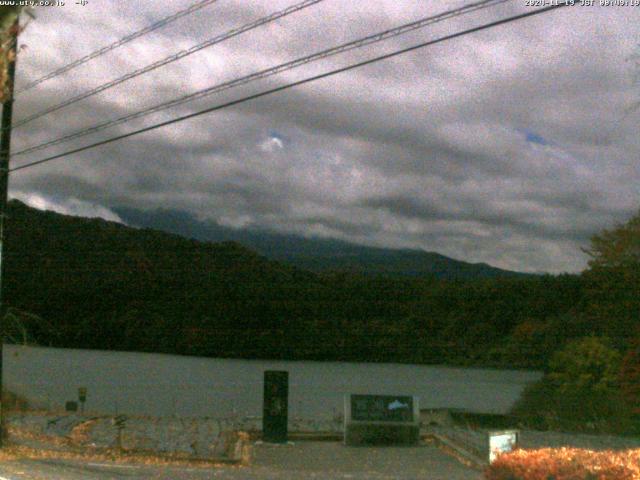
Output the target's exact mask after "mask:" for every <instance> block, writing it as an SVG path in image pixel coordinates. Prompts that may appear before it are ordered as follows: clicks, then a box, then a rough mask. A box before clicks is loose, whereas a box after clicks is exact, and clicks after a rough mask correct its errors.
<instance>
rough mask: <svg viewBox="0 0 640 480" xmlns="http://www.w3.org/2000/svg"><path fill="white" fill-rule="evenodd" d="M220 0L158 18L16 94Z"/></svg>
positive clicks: (197, 4) (26, 86)
mask: <svg viewBox="0 0 640 480" xmlns="http://www.w3.org/2000/svg"><path fill="white" fill-rule="evenodd" d="M217 1H218V0H202V1H200V2H196V3H194V4H193V5H191V6H189V7H187V8H185V9H184V10H180V11H179V12H176V13H174V14H173V15H170V16H168V17H165V18H162V19H160V20H158V21H157V22H155V23H152V24H151V25H148V26H147V27H145V28H143V29H142V30H138V31H137V32H133V33H131V34H129V35H127V36H125V37H122V38H121V39H120V40H118V41H116V42H114V43H112V44H110V45H106V46H104V47H102V48H99V49H98V50H95V51H93V52H91V53H89V54H87V55H85V56H84V57H81V58H78V59H77V60H74V61H73V62H71V63H68V64H66V65H64V66H62V67H60V68H58V69H56V70H54V71H52V72H50V73H48V74H46V75H44V76H42V77H40V78H38V79H36V80H33V81H32V82H29V83H27V84H26V85H25V86H24V87H22V88H21V89H20V90H18V91H17V92H16V95H18V94H20V93H22V92H25V91H27V90H30V89H32V88H33V87H35V86H36V85H39V84H41V83H42V82H45V81H47V80H50V79H52V78H54V77H57V76H59V75H62V74H63V73H66V72H68V71H69V70H73V69H74V68H76V67H79V66H80V65H82V64H83V63H87V62H88V61H89V60H93V59H94V58H96V57H99V56H100V55H104V54H105V53H107V52H110V51H112V50H115V49H116V48H118V47H121V46H122V45H124V44H126V43H129V42H130V41H132V40H135V39H136V38H140V37H142V36H143V35H146V34H147V33H150V32H153V31H154V30H157V29H159V28H162V27H164V26H165V25H168V24H170V23H171V22H173V21H175V20H178V19H179V18H182V17H184V16H186V15H189V14H191V13H193V12H195V11H197V10H200V9H201V8H204V7H206V6H207V5H210V4H212V3H215V2H217Z"/></svg>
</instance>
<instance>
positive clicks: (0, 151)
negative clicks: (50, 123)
mask: <svg viewBox="0 0 640 480" xmlns="http://www.w3.org/2000/svg"><path fill="white" fill-rule="evenodd" d="M19 26H20V24H19V20H18V17H16V20H15V22H14V23H13V25H12V26H11V30H10V35H11V37H12V41H11V45H10V47H9V51H8V52H7V53H6V55H7V59H8V65H7V98H6V99H5V101H4V103H3V104H2V123H1V125H0V127H1V128H2V130H0V447H2V446H3V444H4V440H5V428H4V427H5V425H4V410H5V408H4V407H5V406H4V405H3V402H2V400H3V399H2V394H3V393H4V381H3V376H2V368H3V361H2V355H3V343H4V314H5V311H6V309H5V305H4V299H3V295H2V287H3V283H4V282H2V273H3V267H4V265H3V263H4V226H5V220H6V216H7V200H8V194H9V156H10V152H11V118H12V115H13V84H14V80H15V77H16V59H17V50H18V48H17V47H18V29H19ZM12 51H13V53H12ZM11 57H13V58H11Z"/></svg>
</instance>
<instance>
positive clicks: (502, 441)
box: [488, 430, 520, 464]
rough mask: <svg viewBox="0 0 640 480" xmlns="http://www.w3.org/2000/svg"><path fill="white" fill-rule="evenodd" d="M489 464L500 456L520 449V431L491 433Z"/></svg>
mask: <svg viewBox="0 0 640 480" xmlns="http://www.w3.org/2000/svg"><path fill="white" fill-rule="evenodd" d="M488 435H489V463H490V464H491V463H493V461H494V460H495V459H496V458H498V455H500V454H501V453H505V452H511V451H513V450H515V449H516V448H518V443H519V437H520V432H519V431H518V430H501V431H495V432H489V434H488Z"/></svg>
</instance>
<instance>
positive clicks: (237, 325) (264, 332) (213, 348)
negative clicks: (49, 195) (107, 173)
mask: <svg viewBox="0 0 640 480" xmlns="http://www.w3.org/2000/svg"><path fill="white" fill-rule="evenodd" d="M5 248H6V262H5V266H4V268H5V275H6V276H5V283H4V294H5V298H6V302H7V303H8V305H9V306H10V307H12V309H13V311H14V312H23V313H24V312H29V313H30V314H33V315H26V314H24V315H23V316H20V315H18V317H20V319H21V327H24V328H26V330H28V332H29V335H30V337H31V339H32V340H33V341H34V342H36V343H38V344H40V345H51V346H59V347H73V348H97V349H113V350H133V351H144V352H165V353H179V354H186V355H202V356H213V357H238V358H273V359H276V358H281V359H315V360H354V361H394V362H415V363H450V364H475V365H491V366H503V367H536V368H543V367H544V366H545V365H546V363H547V360H548V358H549V356H550V355H551V354H552V353H553V352H554V351H556V350H557V349H558V348H559V347H560V346H562V345H563V344H565V343H566V342H567V341H568V340H569V339H571V338H577V337H580V336H583V335H586V334H588V333H591V332H596V333H599V334H607V333H610V332H608V331H599V330H603V329H605V330H606V329H610V328H613V329H615V328H619V329H620V328H622V327H619V326H618V327H616V326H615V325H613V324H609V323H606V322H605V323H603V322H602V321H601V319H600V318H599V317H598V314H597V312H596V313H595V314H592V313H590V312H591V310H590V309H592V307H591V306H590V305H591V302H590V301H589V300H590V298H593V295H595V294H592V292H593V291H594V288H595V287H594V284H593V281H592V280H590V278H589V277H588V275H581V276H578V275H561V276H532V277H524V278H495V279H485V280H438V279H435V278H413V277H406V278H403V277H386V278H385V277H379V276H363V275H355V274H350V273H325V274H315V273H310V272H306V271H302V270H299V269H296V268H293V267H290V266H287V265H284V264H280V263H276V262H271V261H268V260H266V259H265V258H263V257H261V256H259V255H257V254H255V253H253V252H251V251H250V250H248V249H246V248H244V247H242V246H240V245H238V244H235V243H204V242H198V241H195V240H189V239H185V238H181V237H179V236H176V235H171V234H167V233H162V232H158V231H153V230H137V229H132V228H128V227H125V226H122V225H119V224H115V223H110V222H106V221H103V220H89V219H83V218H74V217H66V216H63V215H59V214H55V213H51V212H42V211H38V210H34V209H31V208H29V207H27V206H25V205H24V204H21V203H19V202H16V201H13V202H11V205H10V217H9V220H8V227H7V233H6V247H5ZM596 290H597V289H596ZM590 292H591V293H590ZM598 308H599V309H602V308H604V307H603V306H602V304H601V303H599V304H598ZM614 333H615V332H614Z"/></svg>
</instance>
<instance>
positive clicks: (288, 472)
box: [0, 441, 482, 480]
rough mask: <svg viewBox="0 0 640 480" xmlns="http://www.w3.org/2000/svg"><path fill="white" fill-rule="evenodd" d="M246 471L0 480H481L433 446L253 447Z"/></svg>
mask: <svg viewBox="0 0 640 480" xmlns="http://www.w3.org/2000/svg"><path fill="white" fill-rule="evenodd" d="M253 454H254V456H253V460H252V462H251V465H250V466H248V467H233V466H226V467H216V468H196V467H194V468H191V467H189V468H186V467H166V466H149V465H114V464H108V463H97V462H78V461H56V460H47V461H45V462H43V461H34V460H16V461H11V462H3V463H0V479H2V480H18V479H20V480H117V479H120V480H122V479H131V480H138V479H140V480H142V479H156V480H187V479H189V480H191V479H193V480H205V479H220V480H240V479H246V480H276V479H277V480H298V479H301V480H302V479H304V480H306V479H309V478H315V479H323V480H338V479H340V480H343V479H350V480H364V479H372V480H383V479H384V480H396V479H397V480H417V479H428V480H481V479H482V474H481V473H480V472H478V471H476V470H472V469H470V468H467V467H465V466H464V465H462V464H460V463H459V462H458V461H456V460H455V459H453V458H452V457H450V456H448V455H447V454H445V453H444V452H442V451H441V450H439V449H438V448H437V447H435V446H433V445H422V446H418V447H346V446H344V445H342V444H341V443H339V442H310V441H304V442H297V443H295V444H293V445H291V444H289V445H269V444H257V445H255V446H254V449H253Z"/></svg>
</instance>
